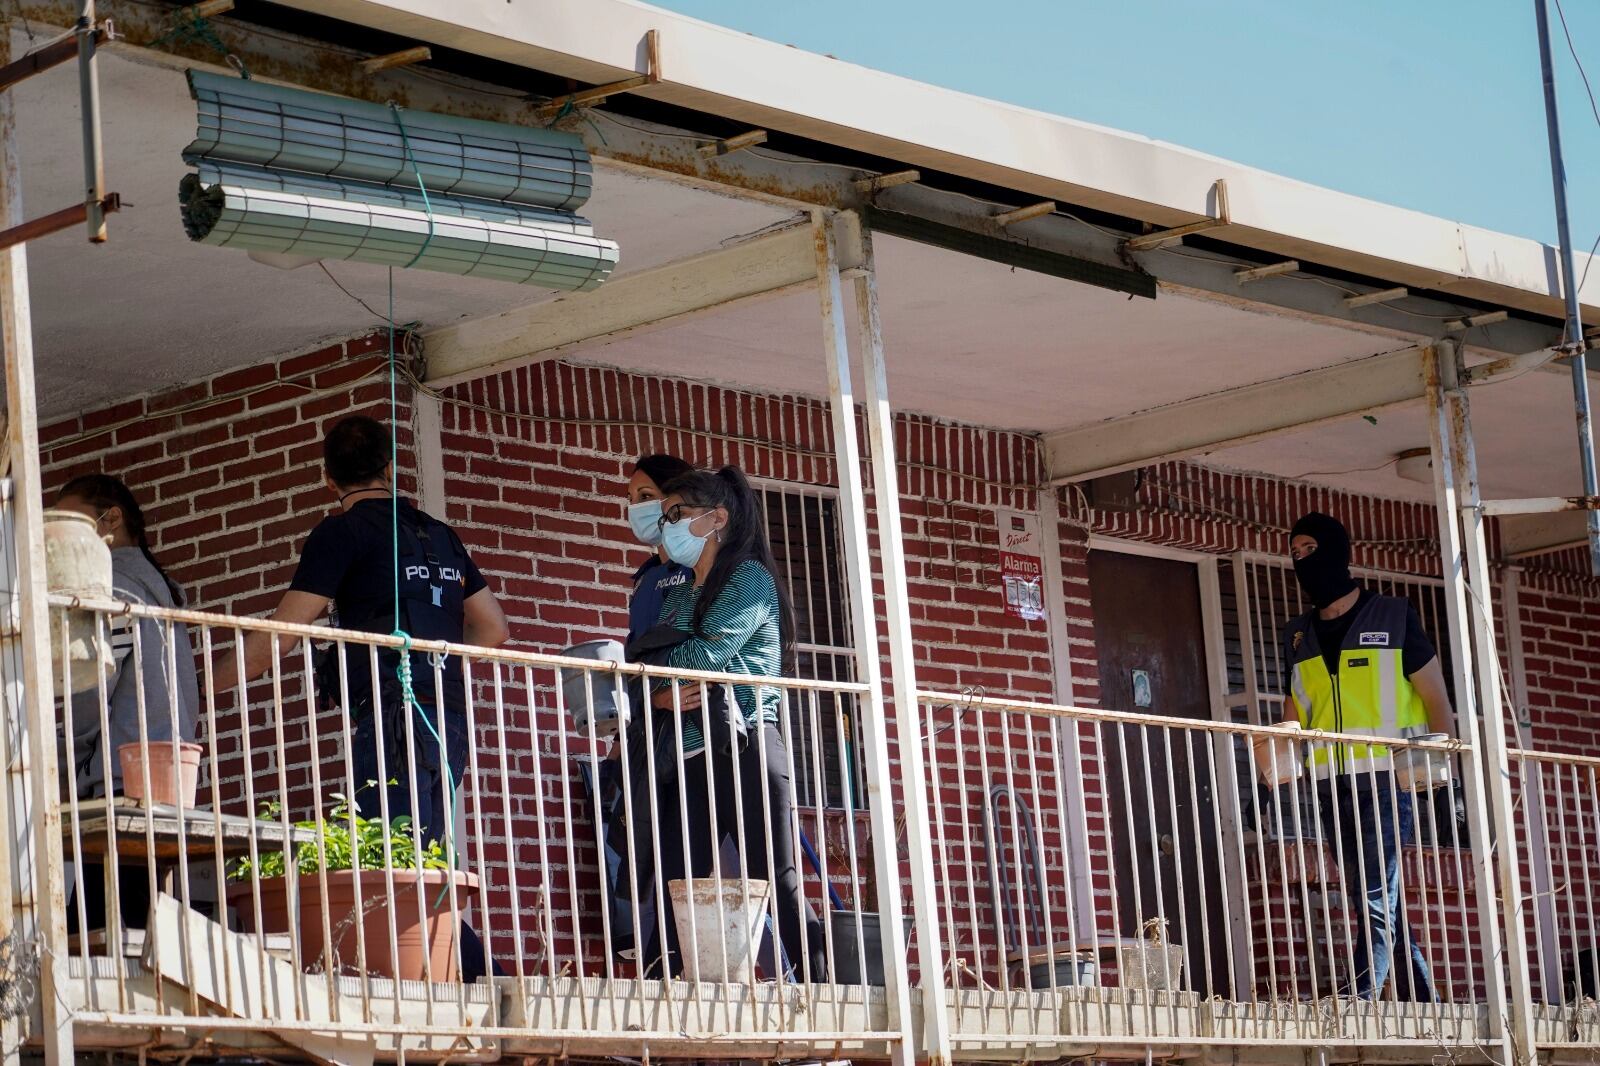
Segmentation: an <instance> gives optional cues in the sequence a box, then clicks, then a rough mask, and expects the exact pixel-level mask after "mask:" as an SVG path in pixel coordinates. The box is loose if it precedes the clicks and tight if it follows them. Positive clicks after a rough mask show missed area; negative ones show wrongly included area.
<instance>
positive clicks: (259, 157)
mask: <svg viewBox="0 0 1600 1066" xmlns="http://www.w3.org/2000/svg"><path fill="white" fill-rule="evenodd" d="M189 86H190V90H191V92H192V93H193V94H194V98H195V100H196V102H197V104H198V106H199V130H198V132H197V135H196V138H195V140H194V142H193V143H191V144H190V145H189V146H188V147H187V148H186V149H184V153H183V158H184V161H185V162H186V163H188V164H189V165H191V166H193V167H194V168H195V172H194V173H192V174H188V175H186V176H185V177H184V179H183V181H182V182H181V183H180V186H179V194H178V199H179V205H180V207H181V209H182V215H183V225H184V229H185V231H186V232H187V233H188V234H189V237H190V239H192V240H195V241H199V242H201V243H204V244H214V245H219V246H223V247H232V248H242V249H246V250H259V251H266V252H276V253H282V254H286V255H293V256H306V257H311V258H317V259H350V260H359V261H361V262H368V263H379V264H383V265H386V266H398V267H407V266H412V267H416V268H418V269H422V270H437V271H441V272H443V273H448V274H459V275H463V276H467V277H483V278H493V279H497V280H501V281H514V282H518V283H521V284H529V285H539V286H542V287H545V288H552V289H569V290H581V289H592V288H594V287H595V286H597V285H599V284H600V283H601V282H602V281H604V280H605V279H606V277H608V276H609V275H610V273H611V271H612V270H613V269H615V267H616V264H617V254H618V248H617V244H616V242H614V241H608V240H605V239H604V238H601V237H597V236H595V233H594V228H593V227H592V226H591V225H590V224H589V223H588V221H587V220H585V219H583V218H580V217H579V216H577V215H576V214H573V213H572V211H573V209H575V208H577V207H579V206H581V205H582V204H583V203H584V201H585V200H587V199H588V197H589V193H590V190H591V188H592V173H593V167H592V165H591V163H590V161H589V154H588V152H587V151H586V150H585V149H584V147H583V142H582V140H581V139H579V138H578V137H576V136H573V135H572V134H569V133H562V132H559V131H555V130H546V129H535V128H527V127H522V126H511V125H507V124H504V123H497V122H483V121H479V120H476V119H464V118H456V117H455V116H451V115H436V114H431V113H428V112H421V111H403V112H401V113H399V114H398V115H397V114H396V113H395V112H394V110H393V109H391V108H388V107H383V106H381V105H377V104H370V103H367V102H365V101H359V100H346V99H342V98H339V97H334V96H328V95H326V94H323V93H314V92H308V91H305V90H301V89H289V88H284V87H282V86H276V85H263V84H261V83H260V82H257V81H246V80H243V79H236V78H230V77H224V76H221V75H215V74H207V73H203V72H200V71H190V72H189ZM402 122H403V123H404V136H402V130H401V125H400V123H402ZM408 146H409V154H408V152H407V148H408ZM418 171H420V172H421V176H422V181H421V185H420V187H419V183H418V180H417V173H418ZM424 190H425V193H424Z"/></svg>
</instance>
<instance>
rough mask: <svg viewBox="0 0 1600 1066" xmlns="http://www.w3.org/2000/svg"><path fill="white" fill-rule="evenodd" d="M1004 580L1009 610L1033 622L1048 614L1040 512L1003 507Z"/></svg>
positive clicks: (1001, 546)
mask: <svg viewBox="0 0 1600 1066" xmlns="http://www.w3.org/2000/svg"><path fill="white" fill-rule="evenodd" d="M998 517H999V520H1000V583H1001V587H1002V591H1003V592H1004V593H1005V602H1006V613H1007V614H1009V615H1011V616H1012V617H1014V618H1021V619H1024V620H1026V621H1029V622H1032V621H1035V620H1037V619H1040V618H1043V617H1044V557H1043V555H1042V550H1041V542H1040V539H1039V516H1038V515H1031V514H1023V513H1022V512H1021V511H1008V510H1004V509H1002V510H1001V511H1000V512H999V513H998Z"/></svg>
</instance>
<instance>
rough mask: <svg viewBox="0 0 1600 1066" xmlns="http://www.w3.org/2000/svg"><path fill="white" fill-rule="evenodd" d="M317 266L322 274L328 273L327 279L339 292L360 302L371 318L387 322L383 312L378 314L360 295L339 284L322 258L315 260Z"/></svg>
mask: <svg viewBox="0 0 1600 1066" xmlns="http://www.w3.org/2000/svg"><path fill="white" fill-rule="evenodd" d="M317 268H318V269H319V270H321V271H322V272H323V273H324V274H326V275H328V280H329V281H331V282H333V285H334V287H335V288H336V289H338V290H339V291H340V292H342V293H344V294H345V295H346V296H348V297H350V299H352V300H354V301H355V302H356V303H358V304H360V305H361V306H362V307H365V308H366V309H367V313H368V314H370V315H371V316H372V317H373V318H376V319H377V320H378V321H379V322H387V321H389V319H388V317H387V316H385V315H383V314H380V313H379V312H378V311H376V310H375V309H374V308H373V306H372V305H371V304H369V303H367V301H365V300H363V299H362V298H361V297H359V296H357V295H356V294H355V293H353V292H351V291H350V290H349V289H347V288H345V287H344V286H343V285H342V284H340V282H339V279H338V278H336V277H334V276H333V271H331V270H329V269H328V268H327V266H325V265H324V264H323V262H322V260H320V259H318V260H317Z"/></svg>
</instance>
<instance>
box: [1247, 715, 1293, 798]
mask: <svg viewBox="0 0 1600 1066" xmlns="http://www.w3.org/2000/svg"><path fill="white" fill-rule="evenodd" d="M1277 728H1278V731H1279V732H1280V733H1282V734H1283V735H1282V736H1276V737H1274V736H1267V735H1266V734H1264V733H1256V734H1254V735H1253V736H1252V737H1251V738H1250V747H1251V750H1252V752H1253V753H1254V755H1255V762H1256V773H1257V774H1259V775H1260V776H1261V781H1262V783H1263V784H1267V785H1287V784H1289V783H1290V782H1291V781H1296V780H1298V779H1299V777H1300V773H1301V771H1302V770H1303V769H1304V767H1303V766H1302V764H1301V762H1300V750H1299V749H1300V745H1299V740H1300V723H1299V722H1285V723H1283V724H1282V725H1280V726H1278V727H1277Z"/></svg>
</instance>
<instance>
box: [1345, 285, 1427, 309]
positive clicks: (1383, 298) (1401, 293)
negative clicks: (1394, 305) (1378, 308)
mask: <svg viewBox="0 0 1600 1066" xmlns="http://www.w3.org/2000/svg"><path fill="white" fill-rule="evenodd" d="M1410 295H1411V290H1410V289H1408V288H1406V287H1405V286H1404V285H1397V286H1395V287H1394V288H1392V289H1378V290H1376V291H1374V292H1362V293H1357V294H1356V295H1354V296H1346V297H1345V298H1344V305H1345V307H1347V308H1349V309H1350V310H1352V311H1353V310H1355V309H1356V308H1358V307H1367V306H1370V305H1372V304H1386V303H1390V302H1391V301H1394V300H1404V299H1405V298H1406V297H1407V296H1410Z"/></svg>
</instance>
